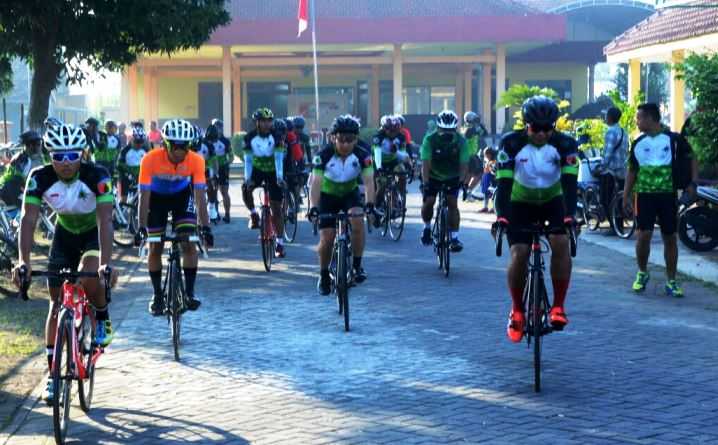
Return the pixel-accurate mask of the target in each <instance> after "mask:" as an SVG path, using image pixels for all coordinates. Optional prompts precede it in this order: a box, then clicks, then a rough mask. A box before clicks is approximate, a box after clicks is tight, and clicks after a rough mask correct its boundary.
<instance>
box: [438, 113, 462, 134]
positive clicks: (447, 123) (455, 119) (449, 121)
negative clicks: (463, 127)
mask: <svg viewBox="0 0 718 445" xmlns="http://www.w3.org/2000/svg"><path fill="white" fill-rule="evenodd" d="M458 125H459V116H457V115H456V113H454V112H453V111H451V110H444V111H442V112H441V113H439V115H438V116H436V126H437V127H439V128H443V129H446V130H451V129H455V128H456V127H457V126H458Z"/></svg>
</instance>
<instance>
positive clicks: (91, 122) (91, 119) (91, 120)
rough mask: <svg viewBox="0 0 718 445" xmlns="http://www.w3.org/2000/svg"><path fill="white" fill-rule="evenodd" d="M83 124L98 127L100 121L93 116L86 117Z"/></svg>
mask: <svg viewBox="0 0 718 445" xmlns="http://www.w3.org/2000/svg"><path fill="white" fill-rule="evenodd" d="M85 125H94V126H95V127H99V126H100V121H98V120H97V119H95V118H94V117H88V118H87V120H86V121H85Z"/></svg>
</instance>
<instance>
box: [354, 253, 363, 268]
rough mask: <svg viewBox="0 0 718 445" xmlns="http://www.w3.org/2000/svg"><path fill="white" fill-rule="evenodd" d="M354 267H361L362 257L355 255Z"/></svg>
mask: <svg viewBox="0 0 718 445" xmlns="http://www.w3.org/2000/svg"><path fill="white" fill-rule="evenodd" d="M354 269H361V257H360V256H355V257H354Z"/></svg>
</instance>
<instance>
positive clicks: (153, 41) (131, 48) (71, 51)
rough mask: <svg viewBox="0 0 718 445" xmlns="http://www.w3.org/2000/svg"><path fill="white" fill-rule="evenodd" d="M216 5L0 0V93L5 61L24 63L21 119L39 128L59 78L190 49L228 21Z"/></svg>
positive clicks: (219, 2) (196, 0)
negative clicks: (26, 88)
mask: <svg viewBox="0 0 718 445" xmlns="http://www.w3.org/2000/svg"><path fill="white" fill-rule="evenodd" d="M224 5H225V1H224V0H151V1H146V0H3V2H2V4H1V5H0V90H1V89H2V88H3V87H5V88H7V78H8V70H7V69H6V67H7V66H9V59H10V58H11V57H13V56H16V57H20V58H22V59H24V60H27V61H29V62H30V63H31V64H32V67H33V77H32V83H31V94H30V96H31V99H30V117H29V123H30V127H31V128H39V127H40V126H41V125H42V122H43V120H44V119H45V117H46V116H47V110H48V106H49V101H50V93H51V92H52V90H53V89H54V88H55V87H56V86H57V83H58V80H59V79H60V77H61V76H63V75H66V76H67V79H68V82H69V83H81V82H82V81H83V80H85V79H86V75H87V73H86V70H87V69H88V67H89V68H90V69H94V70H100V69H109V70H111V71H119V70H121V69H123V67H125V66H127V65H130V64H132V63H134V62H135V61H136V60H137V57H138V56H140V55H141V54H145V53H157V52H161V53H166V54H170V53H172V52H174V51H178V50H186V49H190V48H198V47H199V46H200V45H202V43H204V42H205V41H207V40H208V39H209V37H210V35H211V34H212V32H213V31H214V30H215V29H216V28H217V27H218V26H221V25H225V24H227V23H228V22H229V21H230V16H229V13H228V12H227V11H226V10H225V8H224ZM5 63H7V64H8V65H7V66H6V65H5ZM1 79H5V81H2V80H1Z"/></svg>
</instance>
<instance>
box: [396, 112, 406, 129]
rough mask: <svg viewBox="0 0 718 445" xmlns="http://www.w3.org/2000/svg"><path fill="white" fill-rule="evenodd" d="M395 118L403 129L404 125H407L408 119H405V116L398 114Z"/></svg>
mask: <svg viewBox="0 0 718 445" xmlns="http://www.w3.org/2000/svg"><path fill="white" fill-rule="evenodd" d="M394 117H395V118H396V120H397V121H399V125H401V126H402V127H403V126H404V125H406V119H404V116H403V115H401V114H397V115H396V116H394Z"/></svg>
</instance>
